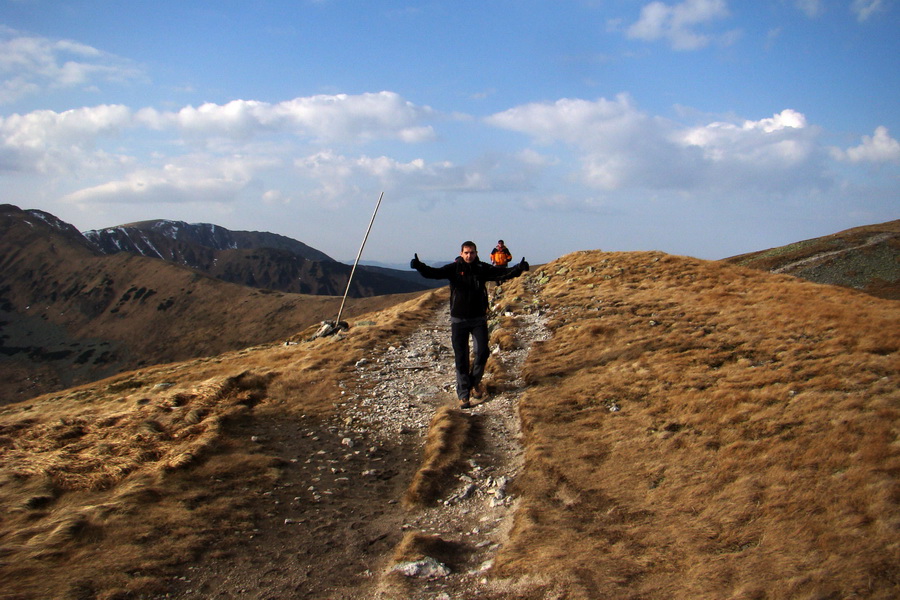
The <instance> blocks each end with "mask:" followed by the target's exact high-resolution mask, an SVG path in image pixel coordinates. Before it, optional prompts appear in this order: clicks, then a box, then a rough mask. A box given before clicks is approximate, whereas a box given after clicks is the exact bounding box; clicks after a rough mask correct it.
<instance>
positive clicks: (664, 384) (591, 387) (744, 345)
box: [497, 252, 900, 599]
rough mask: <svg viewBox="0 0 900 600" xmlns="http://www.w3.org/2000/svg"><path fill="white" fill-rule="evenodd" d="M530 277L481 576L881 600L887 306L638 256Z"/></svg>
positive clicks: (891, 306) (889, 549)
mask: <svg viewBox="0 0 900 600" xmlns="http://www.w3.org/2000/svg"><path fill="white" fill-rule="evenodd" d="M539 276H541V277H542V279H541V281H542V282H543V283H544V285H543V290H542V295H541V301H542V302H544V303H546V305H547V307H548V308H549V310H550V314H551V315H552V322H551V329H552V331H553V338H552V340H550V341H548V342H546V343H544V344H542V345H540V346H539V347H538V348H536V349H535V350H533V351H532V355H531V356H530V357H529V361H528V364H527V365H526V369H527V383H528V384H529V388H528V391H527V393H526V396H525V398H524V400H523V401H522V403H521V407H520V409H521V416H522V422H523V428H524V431H525V443H526V445H527V458H526V462H527V464H526V468H525V473H524V475H523V477H522V478H521V480H520V481H519V482H518V486H517V487H518V490H519V493H520V494H522V496H523V498H522V503H521V505H520V508H519V512H518V513H517V519H516V525H515V527H514V531H513V535H512V540H511V542H510V543H509V544H508V545H507V546H506V547H505V548H504V550H503V551H502V553H501V555H500V557H499V558H498V561H497V572H498V574H500V575H506V576H512V575H513V574H517V575H518V576H521V575H522V574H527V575H529V576H531V577H532V578H533V581H538V582H540V581H551V582H554V583H553V584H547V587H549V588H553V587H556V586H561V587H562V588H563V589H566V590H567V594H568V595H567V596H566V597H568V598H600V597H602V598H685V599H688V598H692V599H693V598H832V597H833V598H838V597H840V598H847V597H867V598H895V597H897V596H898V595H900V569H898V565H900V542H898V541H900V536H898V526H900V512H898V500H900V486H898V482H897V475H898V469H900V460H898V451H897V450H898V446H897V410H898V404H897V403H898V400H900V393H898V383H897V374H898V373H900V359H898V358H900V357H898V352H897V350H898V343H900V304H898V303H897V302H893V301H887V300H879V299H876V298H871V297H868V296H865V295H863V294H860V293H855V292H851V291H846V290H843V289H840V288H834V287H830V286H820V285H815V284H811V283H807V282H804V281H798V280H795V279H793V278H790V277H787V276H776V275H770V274H764V273H760V272H757V271H751V270H749V269H742V268H735V267H727V268H725V267H723V266H722V265H718V264H715V263H709V262H704V261H700V260H695V259H690V258H681V257H673V256H666V255H663V254H658V253H626V254H603V253H599V252H591V253H579V254H573V255H569V256H566V257H563V258H561V259H559V260H558V261H556V262H554V263H551V264H549V265H546V267H545V268H544V270H543V273H542V274H539ZM520 293H521V294H522V295H523V297H524V296H526V295H527V294H526V293H525V292H524V290H522V291H520Z"/></svg>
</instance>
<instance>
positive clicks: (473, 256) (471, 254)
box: [459, 246, 478, 263]
mask: <svg viewBox="0 0 900 600" xmlns="http://www.w3.org/2000/svg"><path fill="white" fill-rule="evenodd" d="M459 255H460V256H462V257H463V260H464V261H466V262H467V263H473V262H475V261H476V260H478V250H476V249H475V248H472V247H471V246H463V249H462V251H461V252H460V253H459Z"/></svg>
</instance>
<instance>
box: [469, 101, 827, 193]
mask: <svg viewBox="0 0 900 600" xmlns="http://www.w3.org/2000/svg"><path fill="white" fill-rule="evenodd" d="M487 122H488V123H489V124H491V125H493V126H496V127H500V128H503V129H509V130H512V131H518V132H520V133H524V134H527V135H529V136H531V137H532V138H533V139H534V141H535V143H537V144H541V145H548V144H553V143H557V144H563V145H565V146H567V147H569V148H571V149H572V150H574V152H575V153H576V155H577V157H578V160H579V161H580V165H581V172H580V177H581V179H582V181H583V183H585V184H587V185H588V186H590V187H592V188H595V189H599V190H604V191H607V192H612V191H616V190H620V189H625V188H629V189H655V190H685V191H688V190H696V189H700V188H703V187H708V186H717V187H726V188H727V187H729V185H738V183H739V184H740V185H747V184H748V183H749V184H750V185H755V186H765V185H766V184H767V182H770V181H773V179H775V178H776V174H778V178H779V181H780V183H781V184H784V183H785V182H789V181H790V179H791V178H792V177H796V178H797V185H800V182H801V180H803V181H809V179H810V172H809V171H810V170H815V169H816V164H817V161H819V160H820V157H821V152H820V151H819V146H818V142H817V133H816V131H815V129H813V128H810V127H808V125H807V123H806V118H805V116H804V115H803V114H801V113H799V112H797V111H794V110H790V109H788V110H784V111H782V112H780V113H778V114H776V115H773V116H772V117H767V118H763V119H760V120H757V121H751V120H747V121H744V122H740V123H724V122H711V123H708V124H704V125H699V126H693V127H688V126H685V125H682V124H680V123H677V122H675V121H671V120H668V119H663V118H660V117H654V116H651V115H648V114H646V113H645V112H643V111H642V110H640V109H639V108H638V107H637V106H635V104H634V102H633V101H632V100H631V98H630V97H628V96H627V95H620V96H618V97H616V98H615V99H613V100H608V99H604V98H601V99H599V100H596V101H587V100H569V99H564V100H559V101H557V102H554V103H534V104H528V105H523V106H519V107H516V108H513V109H510V110H507V111H504V112H502V113H498V114H495V115H493V116H491V117H489V118H488V119H487Z"/></svg>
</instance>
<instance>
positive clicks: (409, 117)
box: [138, 92, 435, 143]
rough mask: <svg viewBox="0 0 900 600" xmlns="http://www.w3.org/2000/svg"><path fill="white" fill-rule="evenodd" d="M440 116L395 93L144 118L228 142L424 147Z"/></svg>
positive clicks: (148, 112) (150, 112)
mask: <svg viewBox="0 0 900 600" xmlns="http://www.w3.org/2000/svg"><path fill="white" fill-rule="evenodd" d="M434 116H435V115H434V111H432V110H431V109H430V108H428V107H422V106H416V105H414V104H412V103H411V102H407V101H405V100H403V99H402V98H401V97H400V96H399V95H398V94H395V93H393V92H379V93H367V94H360V95H356V96H351V95H348V94H336V95H319V96H310V97H304V98H294V99H293V100H287V101H284V102H279V103H277V104H270V103H268V102H259V101H255V100H233V101H231V102H228V103H227V104H212V103H207V104H203V105H201V106H199V107H193V106H187V107H184V108H182V109H181V110H179V111H177V112H160V111H157V110H156V109H152V108H147V109H144V110H142V111H140V112H139V113H138V119H139V120H140V121H141V122H142V123H144V124H146V125H147V126H148V127H150V128H153V129H169V128H175V129H178V130H181V131H183V132H184V133H186V134H188V135H191V136H199V137H205V138H219V137H228V138H233V139H238V140H243V139H247V138H249V137H251V136H255V135H259V134H265V133H271V132H290V133H293V134H295V135H300V136H306V137H310V138H314V139H315V140H317V141H319V142H345V143H363V142H368V141H372V140H376V139H396V140H400V141H403V142H408V143H418V142H423V141H428V140H431V139H433V138H434V131H433V129H432V127H431V125H427V124H423V122H424V121H426V120H427V119H431V118H433V117H434Z"/></svg>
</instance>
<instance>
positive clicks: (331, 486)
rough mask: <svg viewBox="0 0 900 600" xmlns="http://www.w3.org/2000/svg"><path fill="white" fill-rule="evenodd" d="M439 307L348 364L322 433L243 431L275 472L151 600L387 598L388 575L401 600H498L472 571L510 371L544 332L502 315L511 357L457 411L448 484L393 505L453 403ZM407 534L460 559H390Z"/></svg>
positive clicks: (494, 507)
mask: <svg viewBox="0 0 900 600" xmlns="http://www.w3.org/2000/svg"><path fill="white" fill-rule="evenodd" d="M448 308H449V307H448V305H446V304H445V305H444V306H443V307H441V308H440V309H439V310H437V311H436V312H435V314H434V316H433V317H432V318H431V319H430V320H429V321H428V322H426V323H425V324H424V325H423V326H422V327H421V328H419V329H418V330H417V331H416V332H415V333H414V334H412V335H411V336H409V337H408V338H407V339H406V340H404V341H403V343H402V344H398V345H395V346H391V347H387V348H383V349H378V350H377V351H376V352H375V353H374V354H373V355H372V356H369V357H367V358H365V359H363V360H361V361H360V362H359V363H358V364H357V365H356V369H355V377H353V378H352V379H348V380H346V381H343V382H341V383H340V384H339V385H340V387H341V390H340V395H341V396H340V397H341V401H340V402H341V404H340V406H339V410H338V417H336V420H335V422H333V423H331V424H330V425H328V426H326V427H325V428H322V427H321V425H319V426H318V427H316V424H313V423H305V422H303V421H302V420H301V421H300V422H297V421H295V420H293V419H275V418H260V419H254V421H253V422H252V423H250V424H248V425H246V427H248V428H250V429H251V430H248V431H247V435H248V436H252V437H253V439H254V440H255V441H256V443H259V444H260V445H261V446H262V450H263V451H265V452H266V453H267V454H271V455H273V456H277V457H279V462H280V464H279V467H280V468H281V470H282V475H281V477H280V478H279V480H278V482H277V484H276V485H274V486H273V488H272V489H271V490H266V491H263V492H261V495H260V497H259V498H258V502H256V503H255V504H254V506H253V507H248V518H247V525H246V527H245V528H244V529H242V530H240V531H236V532H232V534H231V535H230V541H229V542H227V543H224V542H223V547H222V548H220V549H218V550H215V551H213V552H210V553H208V554H207V556H206V557H204V559H203V560H202V561H201V562H200V563H199V564H197V565H195V566H194V567H192V568H190V569H189V570H188V572H187V574H186V575H184V576H182V577H180V578H178V580H176V581H173V582H172V589H173V591H172V592H171V593H170V594H167V595H166V596H164V597H167V598H182V599H186V598H222V599H226V598H243V599H259V600H262V599H275V598H334V599H338V598H348V599H349V598H372V599H375V598H378V599H387V598H393V597H396V596H395V590H393V591H392V588H391V586H390V585H387V586H386V585H385V579H386V578H387V577H389V576H390V574H391V570H392V569H395V570H396V571H397V572H398V573H401V575H400V576H401V577H403V578H405V579H406V582H405V585H406V589H405V591H404V596H403V597H406V598H410V599H412V600H416V599H419V598H421V599H426V598H427V599H429V600H431V599H435V598H447V599H450V598H463V597H467V598H468V597H476V596H478V595H479V594H481V595H484V596H493V597H502V596H503V592H502V590H498V589H494V588H493V587H492V584H491V582H490V580H489V579H488V578H487V577H486V576H485V571H486V570H487V569H489V568H490V566H491V564H492V560H493V556H494V555H495V553H496V550H497V548H498V547H499V546H500V545H501V544H502V543H503V541H504V539H505V536H506V535H507V534H508V531H509V528H510V526H511V523H512V515H513V512H514V510H515V505H516V500H515V498H514V497H512V496H511V495H510V492H509V484H510V482H512V481H513V480H514V479H515V478H516V476H517V474H518V472H519V470H520V468H521V466H522V448H521V446H520V444H519V422H518V410H517V401H518V397H519V395H520V393H521V391H522V384H521V380H520V379H519V373H520V370H521V366H522V364H523V362H524V360H525V357H526V356H527V354H528V351H529V349H530V346H531V343H532V342H533V341H535V340H536V339H541V338H543V337H545V335H546V333H545V330H544V328H543V322H542V317H541V316H540V315H539V314H538V313H536V312H535V313H526V314H519V315H516V323H517V327H516V332H515V335H516V339H517V344H516V345H517V348H516V349H514V350H509V351H503V352H500V353H497V352H495V353H494V354H493V356H492V358H491V360H493V361H501V362H502V363H503V366H504V370H505V371H506V372H507V373H508V378H509V379H510V380H511V383H508V384H507V385H505V386H503V388H502V389H503V391H501V392H499V393H496V394H494V395H488V396H486V397H485V398H484V399H482V400H480V401H476V402H477V403H476V404H474V406H473V407H472V408H471V409H469V410H468V412H469V413H470V414H471V415H472V418H473V420H474V421H475V423H476V430H477V431H478V439H477V441H476V443H475V445H474V447H473V448H471V452H470V453H468V454H467V455H466V457H465V460H464V464H463V465H462V467H461V468H460V469H459V471H458V479H457V481H456V485H455V486H453V489H451V490H449V491H448V492H447V493H446V494H445V495H444V497H442V498H440V500H439V501H438V502H436V503H435V504H434V505H431V506H427V507H425V508H421V509H411V510H407V509H405V508H404V507H403V506H402V503H401V498H402V496H403V493H404V491H405V489H406V486H408V485H409V482H410V478H411V477H412V475H413V473H414V472H415V470H416V467H417V465H418V462H419V461H420V460H421V458H422V447H423V444H424V439H425V435H426V433H427V430H428V424H429V422H430V420H431V418H432V416H433V415H434V413H435V411H436V410H437V408H439V407H440V406H442V405H446V404H449V405H451V406H453V407H456V405H457V402H456V397H455V396H456V395H455V391H454V382H455V374H454V366H453V352H452V350H451V349H450V347H449V343H450V331H449V329H450V327H449V322H450V319H449V311H448ZM338 343H339V342H338ZM486 381H487V382H488V384H490V379H489V378H488V379H486ZM251 514H252V516H251ZM410 531H416V532H421V533H423V534H428V535H434V536H439V537H440V538H441V539H442V540H446V541H448V542H451V543H454V544H457V545H459V546H462V547H465V549H466V552H465V559H464V560H463V561H462V562H459V563H458V564H455V565H454V568H452V569H450V568H449V567H447V566H446V565H443V564H441V563H440V562H439V561H437V560H435V559H433V558H432V557H428V558H431V562H429V563H428V564H427V565H425V564H423V565H394V564H392V563H391V562H390V556H391V553H392V551H393V549H394V548H395V547H396V545H397V544H398V543H399V542H400V540H401V539H402V537H403V535H404V534H405V533H406V532H410ZM426 562H428V561H426ZM422 569H425V570H422ZM394 576H395V577H396V576H397V574H396V573H394Z"/></svg>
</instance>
